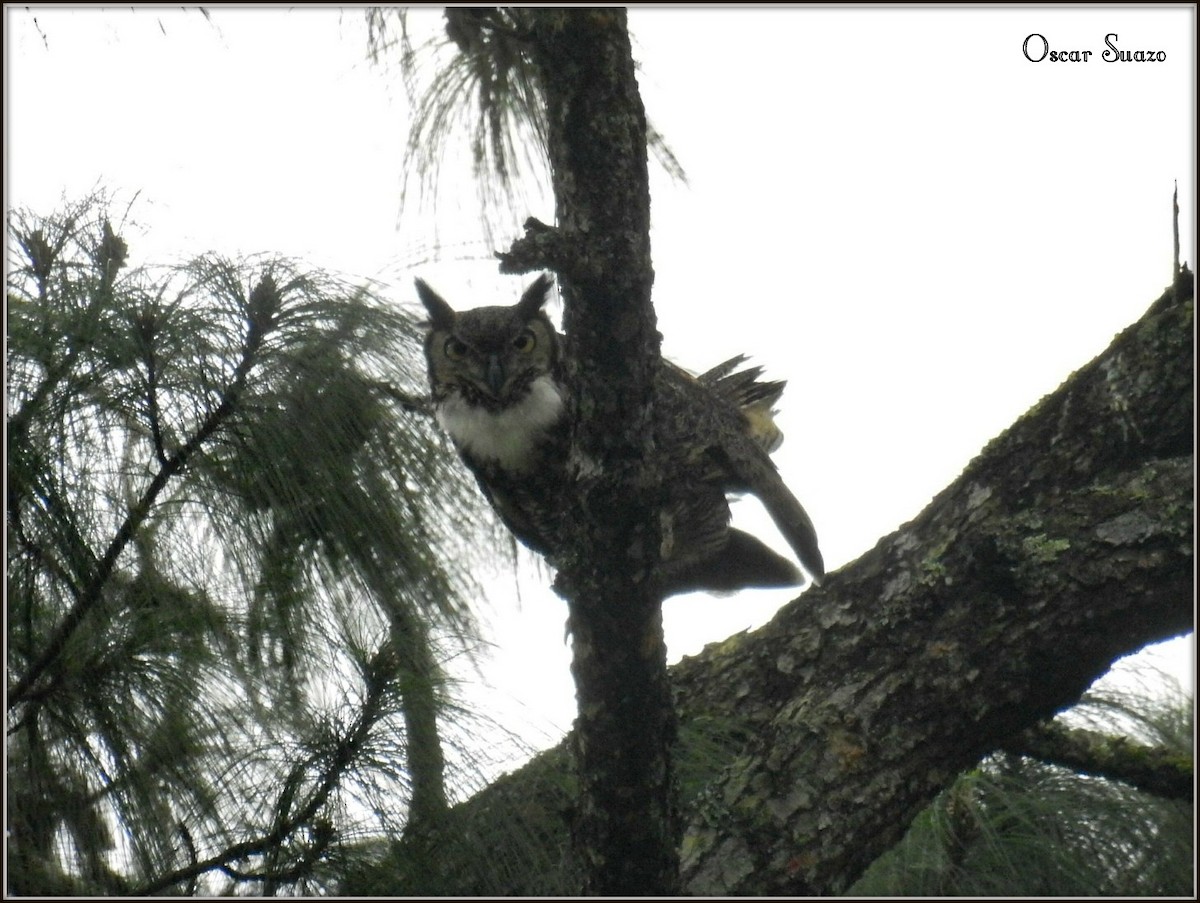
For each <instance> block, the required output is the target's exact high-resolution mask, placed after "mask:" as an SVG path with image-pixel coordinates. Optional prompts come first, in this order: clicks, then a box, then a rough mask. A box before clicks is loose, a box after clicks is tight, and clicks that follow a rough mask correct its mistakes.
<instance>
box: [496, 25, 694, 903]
mask: <svg viewBox="0 0 1200 903" xmlns="http://www.w3.org/2000/svg"><path fill="white" fill-rule="evenodd" d="M530 22H531V29H530V38H531V40H530V41H529V44H528V46H529V50H530V54H531V57H532V60H533V63H534V66H535V67H536V70H537V73H538V80H539V83H540V85H541V88H542V93H543V98H544V100H545V103H546V119H547V125H548V129H547V145H548V149H549V154H550V164H551V173H552V181H553V187H554V195H555V217H556V225H555V226H554V227H553V228H551V227H549V226H545V225H542V224H540V223H536V222H532V221H531V222H530V223H529V224H528V226H527V230H528V231H527V235H526V237H525V238H524V239H522V240H520V241H518V242H517V243H516V244H515V245H514V247H513V248H512V250H511V252H510V253H509V254H507V255H504V256H503V258H502V259H503V260H504V268H505V269H507V270H508V271H510V272H525V271H529V270H533V269H543V268H549V269H553V270H555V271H556V272H557V274H558V277H559V283H558V284H559V289H560V291H561V293H562V296H563V300H564V316H563V326H564V331H565V333H566V335H567V349H566V350H567V355H566V359H567V361H568V367H569V368H570V370H569V372H568V378H569V379H570V380H571V382H572V384H573V386H574V389H575V392H574V399H575V403H576V410H575V414H576V416H575V418H574V427H573V436H572V448H571V455H570V461H569V467H570V468H571V470H572V471H573V473H574V474H575V475H576V486H575V489H576V497H575V498H574V499H572V500H570V505H571V509H572V510H571V515H570V517H569V519H568V524H567V533H568V537H569V538H568V544H569V546H570V549H571V551H570V552H569V553H567V554H566V555H565V556H562V558H561V560H560V561H558V562H557V564H558V566H559V574H558V578H557V581H556V588H557V589H558V591H559V592H560V593H561V594H562V595H563V596H564V597H565V598H566V599H567V603H568V607H569V612H570V630H571V637H572V643H573V655H574V657H573V662H572V673H573V675H574V677H575V687H576V698H577V702H578V717H577V719H576V722H575V732H574V754H575V761H576V770H577V775H578V778H579V781H580V788H579V796H578V800H577V801H576V807H577V809H576V813H575V820H574V840H575V843H574V847H575V851H576V854H577V855H578V856H579V857H580V859H581V865H582V867H583V873H584V875H585V876H586V877H585V883H584V891H585V892H587V893H592V894H606V895H613V894H637V895H647V894H670V893H673V892H674V891H675V890H676V889H677V887H678V885H677V881H678V871H679V869H678V864H679V863H678V839H679V824H678V819H677V816H676V812H675V806H674V795H673V792H672V777H671V747H672V745H673V742H674V738H675V716H674V710H673V707H672V703H671V695H670V686H669V683H668V680H667V671H666V647H665V645H664V642H663V631H662V615H661V601H662V597H661V592H660V590H659V588H658V585H657V580H656V566H657V562H658V555H659V547H660V544H661V540H660V536H659V533H660V530H659V526H658V506H657V504H656V501H655V489H656V487H658V486H660V485H661V483H662V481H661V479H660V476H659V473H658V470H659V467H658V465H657V463H656V460H655V455H654V453H653V450H654V397H653V392H654V382H655V374H656V372H657V368H658V366H659V362H660V357H659V343H660V337H659V335H658V332H657V330H656V321H655V316H654V309H653V307H652V306H651V304H650V289H651V285H652V283H653V278H654V274H653V270H652V268H651V263H650V237H649V236H650V187H649V176H648V172H647V164H646V118H645V113H644V110H643V107H642V102H641V97H640V95H639V93H638V88H637V81H636V78H635V74H634V65H633V56H632V52H631V48H630V43H629V34H628V31H627V28H626V16H625V11H624V10H623V9H616V8H606V9H570V10H564V9H557V10H551V9H546V10H537V11H531V18H530Z"/></svg>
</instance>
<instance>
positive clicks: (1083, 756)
mask: <svg viewBox="0 0 1200 903" xmlns="http://www.w3.org/2000/svg"><path fill="white" fill-rule="evenodd" d="M1000 748H1001V749H1002V750H1003V751H1004V752H1009V753H1013V754H1015V755H1020V756H1026V757H1028V758H1031V759H1038V760H1039V761H1042V762H1046V763H1048V764H1051V765H1062V766H1064V767H1066V768H1070V769H1073V770H1075V771H1080V772H1083V773H1084V774H1090V775H1095V776H1096V777H1102V778H1108V779H1110V780H1114V781H1121V782H1122V783H1125V784H1129V785H1130V786H1132V787H1136V788H1137V789H1138V790H1141V791H1144V792H1146V793H1153V794H1154V795H1155V796H1161V797H1163V798H1165V799H1171V800H1184V801H1187V802H1191V800H1192V799H1193V798H1194V788H1193V784H1192V778H1193V767H1192V759H1191V757H1190V756H1188V757H1183V756H1180V755H1179V754H1178V753H1177V752H1173V751H1171V750H1167V749H1162V748H1161V747H1153V746H1145V745H1143V744H1141V743H1137V742H1135V741H1133V740H1130V739H1128V738H1126V737H1114V736H1111V735H1109V734H1103V733H1100V732H1098V731H1088V730H1082V729H1079V728H1069V727H1067V726H1066V725H1064V724H1061V723H1059V722H1057V721H1047V722H1043V723H1041V724H1037V725H1034V726H1033V727H1031V728H1028V729H1027V730H1025V731H1023V732H1022V733H1021V734H1019V735H1018V736H1017V737H1015V738H1014V739H1013V740H1012V742H1010V743H1005V744H1003V745H1002V746H1001V747H1000Z"/></svg>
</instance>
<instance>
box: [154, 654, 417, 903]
mask: <svg viewBox="0 0 1200 903" xmlns="http://www.w3.org/2000/svg"><path fill="white" fill-rule="evenodd" d="M393 664H394V661H393V653H392V650H391V649H390V648H389V647H387V646H385V647H384V648H383V649H381V650H380V651H379V652H377V653H376V654H375V655H374V656H373V657H372V659H371V662H370V663H369V665H368V666H367V668H366V674H365V677H366V689H367V693H366V697H365V698H364V699H363V704H362V708H361V709H360V710H359V712H358V713H357V714H356V716H355V719H354V722H353V723H352V724H351V726H350V729H349V730H348V731H347V732H346V734H345V736H344V737H342V738H341V740H339V741H338V742H337V744H335V746H334V747H333V749H332V750H330V751H329V752H328V753H327V754H326V755H325V759H326V761H327V765H326V767H325V769H324V770H323V773H322V774H321V779H320V781H319V783H318V785H317V787H316V788H315V789H314V791H313V793H312V795H311V796H309V797H308V799H307V801H306V802H305V804H304V805H303V806H302V807H301V808H300V809H299V810H298V811H297V812H296V814H295V815H292V816H290V817H285V818H280V819H278V820H277V821H276V823H275V825H274V827H273V828H272V829H271V830H270V831H268V832H267V833H265V834H263V835H262V836H260V837H257V838H254V839H251V840H246V841H243V842H241V843H236V844H233V845H232V846H229V847H226V848H225V849H224V850H222V851H221V852H219V853H216V854H215V855H213V856H210V857H208V858H207V859H203V860H199V861H197V860H196V858H195V855H194V850H193V853H192V862H191V864H189V865H186V866H184V867H182V868H178V869H175V870H174V871H171V872H168V873H166V874H164V875H160V876H158V877H157V878H154V879H152V880H151V881H148V882H147V883H146V884H145V885H143V886H142V887H140V888H138V889H137V890H134V891H132V892H131V895H132V896H150V895H153V894H157V893H159V892H161V891H163V890H166V889H167V888H169V887H173V886H174V885H176V884H181V883H183V882H185V881H188V882H190V881H194V880H195V879H196V878H198V877H199V876H201V875H203V874H205V873H206V872H211V871H220V872H222V873H224V874H226V875H228V876H229V877H231V878H234V879H235V880H237V881H261V882H268V883H270V882H279V881H292V880H297V879H299V878H302V877H303V876H304V873H305V868H306V867H307V866H308V865H311V864H312V863H313V862H315V861H316V859H317V858H318V857H319V856H320V854H321V853H322V852H323V851H324V850H325V848H326V847H328V845H329V843H330V842H331V841H332V839H333V835H332V833H331V832H329V831H328V830H327V828H328V826H327V825H326V824H325V823H323V822H321V821H319V820H317V819H316V816H317V813H318V812H320V811H321V809H322V807H324V806H325V804H326V803H327V802H328V800H329V797H330V795H331V794H332V793H333V791H334V790H336V789H337V787H338V784H339V783H340V782H341V780H342V777H343V776H344V775H345V773H346V772H347V771H348V770H349V769H350V766H351V765H353V764H354V762H355V760H356V759H357V757H358V755H359V753H360V752H361V751H362V748H363V745H364V744H365V742H366V741H367V739H368V737H369V736H370V732H371V729H372V728H373V727H374V726H375V725H376V724H377V723H378V722H379V720H380V719H381V718H382V717H383V715H384V714H385V712H384V699H385V697H386V695H387V694H388V692H389V691H390V689H391V677H392V675H393V674H394V668H392V667H391V665H393ZM303 767H304V764H303V763H301V764H298V765H297V766H296V768H294V769H293V777H294V778H295V781H293V780H291V779H289V781H288V782H287V786H285V787H284V789H283V791H282V792H281V798H280V803H279V804H278V806H277V807H276V808H277V809H278V810H279V811H280V812H286V811H287V809H288V808H289V806H288V805H287V804H285V802H284V799H283V798H284V797H285V796H286V795H288V794H289V793H292V792H294V790H295V786H294V785H295V783H297V782H298V781H299V780H300V779H301V777H302V772H303ZM309 825H312V826H313V828H314V833H315V834H316V838H315V842H314V844H313V845H312V846H310V847H307V848H306V849H305V852H304V854H303V855H302V856H301V858H300V860H299V861H298V862H297V864H296V865H294V866H292V867H290V868H287V869H281V870H270V871H266V872H246V871H242V870H240V869H236V868H234V867H233V865H232V863H235V862H239V861H241V860H244V859H249V858H251V857H254V856H265V855H267V854H269V853H270V852H272V851H274V850H278V849H279V848H280V847H281V846H282V845H283V843H284V842H285V841H287V839H288V838H289V837H291V836H292V835H293V834H295V832H296V831H298V830H299V829H301V828H304V827H306V826H309Z"/></svg>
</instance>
